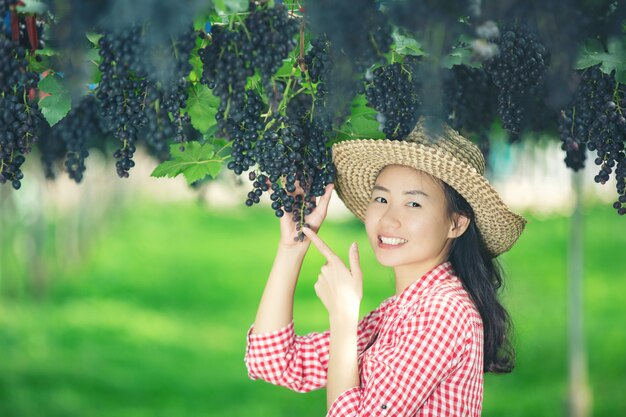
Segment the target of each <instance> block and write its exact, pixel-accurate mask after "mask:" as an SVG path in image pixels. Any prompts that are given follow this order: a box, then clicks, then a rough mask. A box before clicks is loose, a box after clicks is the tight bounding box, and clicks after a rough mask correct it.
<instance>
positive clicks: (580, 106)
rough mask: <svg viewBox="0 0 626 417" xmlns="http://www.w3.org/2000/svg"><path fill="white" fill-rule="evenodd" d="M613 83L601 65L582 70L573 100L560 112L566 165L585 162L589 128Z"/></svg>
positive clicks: (575, 165) (575, 168) (573, 166)
mask: <svg viewBox="0 0 626 417" xmlns="http://www.w3.org/2000/svg"><path fill="white" fill-rule="evenodd" d="M614 87H615V82H614V80H612V78H611V77H609V76H608V75H606V74H604V73H602V71H600V68H599V66H598V65H596V66H593V67H590V68H586V69H584V70H582V71H580V82H579V84H578V88H577V89H576V92H575V94H574V98H573V100H572V103H571V104H570V105H569V106H568V107H567V108H566V109H564V110H562V111H561V113H560V115H559V136H560V138H561V141H562V144H561V149H563V150H564V151H565V155H566V156H565V165H567V166H568V167H570V168H572V169H573V170H575V171H578V170H579V169H582V168H584V166H585V159H586V149H587V142H588V140H589V130H590V129H591V125H592V123H593V122H594V120H595V119H596V117H597V116H598V115H599V112H600V111H601V110H602V107H603V105H604V103H605V102H606V101H607V100H608V99H609V98H610V97H608V96H607V94H610V93H609V92H610V91H612V90H613V88H614Z"/></svg>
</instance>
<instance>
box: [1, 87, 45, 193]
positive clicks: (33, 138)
mask: <svg viewBox="0 0 626 417" xmlns="http://www.w3.org/2000/svg"><path fill="white" fill-rule="evenodd" d="M24 97H25V96H24V95H23V94H22V95H19V96H18V95H16V94H11V93H8V92H5V93H4V95H3V96H2V95H0V125H1V126H2V130H0V183H1V184H4V183H6V182H10V183H11V185H12V186H13V188H15V189H16V190H18V189H19V188H20V187H21V185H22V184H21V180H22V178H24V173H23V172H22V171H21V165H22V164H23V163H24V161H25V157H24V155H26V154H28V153H30V151H31V150H32V146H33V144H35V143H36V142H37V140H38V136H37V128H38V125H39V123H40V122H41V120H42V116H41V113H40V112H39V110H38V109H37V107H36V106H34V105H30V104H29V103H28V102H26V100H25V98H24Z"/></svg>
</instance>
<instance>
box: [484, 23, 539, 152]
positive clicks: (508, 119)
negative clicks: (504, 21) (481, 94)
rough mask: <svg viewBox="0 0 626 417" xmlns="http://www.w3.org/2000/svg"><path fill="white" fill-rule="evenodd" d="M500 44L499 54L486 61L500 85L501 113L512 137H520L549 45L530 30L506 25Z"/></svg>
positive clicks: (488, 72) (497, 84)
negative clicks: (545, 44)
mask: <svg viewBox="0 0 626 417" xmlns="http://www.w3.org/2000/svg"><path fill="white" fill-rule="evenodd" d="M496 44H497V46H498V48H499V51H500V52H499V54H498V55H496V56H495V57H494V58H492V59H489V60H487V61H485V62H484V63H483V68H484V69H485V71H486V72H487V74H489V76H490V77H491V79H492V80H493V83H494V84H495V85H496V87H497V88H498V113H499V114H500V117H501V118H502V123H503V125H504V128H505V129H507V130H508V131H509V132H510V134H511V136H510V137H511V140H512V141H516V140H518V139H519V138H520V134H521V131H522V124H523V123H524V118H525V116H527V115H526V114H525V112H528V111H529V110H530V109H529V108H528V106H527V102H528V101H529V99H530V98H531V97H532V96H533V94H535V93H536V90H537V89H538V88H539V87H540V85H541V83H542V81H543V78H544V75H545V72H546V69H547V65H548V63H549V57H548V54H547V51H546V49H545V47H544V46H543V45H542V44H541V43H540V42H539V40H538V39H537V38H536V36H535V35H534V34H533V33H532V32H530V30H529V29H525V28H522V27H506V26H505V27H503V28H502V30H501V32H500V37H499V38H498V39H497V41H496Z"/></svg>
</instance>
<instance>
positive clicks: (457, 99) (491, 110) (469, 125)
mask: <svg viewBox="0 0 626 417" xmlns="http://www.w3.org/2000/svg"><path fill="white" fill-rule="evenodd" d="M443 88H444V111H445V114H446V121H447V123H448V124H449V125H450V126H452V127H453V128H454V129H457V130H459V131H461V132H462V133H463V134H468V135H470V134H474V135H477V136H478V146H479V148H480V150H481V151H482V153H483V154H484V155H485V159H486V160H487V159H488V158H487V156H488V154H489V138H488V135H487V134H488V131H489V129H490V127H491V123H492V121H493V119H494V116H495V114H496V97H497V89H496V88H495V86H494V85H493V83H492V82H491V79H490V77H489V75H488V74H487V73H486V72H485V70H484V69H482V68H472V67H468V66H465V65H455V66H454V67H452V69H451V70H450V72H449V74H447V78H446V80H445V82H444V86H443Z"/></svg>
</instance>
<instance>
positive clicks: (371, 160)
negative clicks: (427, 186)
mask: <svg viewBox="0 0 626 417" xmlns="http://www.w3.org/2000/svg"><path fill="white" fill-rule="evenodd" d="M332 154H333V162H334V164H335V166H336V168H337V179H336V181H335V189H336V191H337V194H338V195H339V198H341V200H342V201H343V202H344V204H345V205H346V206H347V207H348V209H349V210H350V211H352V212H353V213H354V214H355V215H356V216H357V217H358V218H359V219H360V220H361V221H365V210H366V208H367V206H368V204H369V199H370V197H371V192H372V189H373V187H374V182H375V181H376V177H377V176H378V173H379V172H380V170H381V169H382V168H384V167H385V166H387V165H392V164H394V165H405V166H409V167H412V168H415V169H418V170H422V171H424V172H426V173H428V174H430V175H432V176H434V177H437V178H439V179H441V180H442V181H444V182H446V183H447V184H448V185H450V186H451V187H452V188H454V189H455V190H456V191H457V192H458V193H459V194H461V195H462V196H463V197H464V198H465V199H466V200H467V202H468V203H469V204H470V206H472V209H473V210H474V214H475V216H476V225H477V226H478V229H479V230H480V232H481V235H482V237H483V240H484V242H485V244H486V246H487V250H488V251H489V252H490V253H491V254H492V256H494V257H496V256H498V255H499V254H501V253H502V252H506V251H507V250H509V249H510V248H511V246H513V244H514V243H515V241H516V240H517V239H518V238H519V236H520V234H521V233H522V230H523V229H524V225H525V224H526V220H525V219H524V218H523V217H521V216H520V215H518V214H515V213H513V212H512V211H510V210H509V209H508V208H507V206H506V205H505V204H504V202H503V201H502V199H501V198H500V196H499V195H498V193H497V192H496V191H495V190H494V189H493V188H492V187H491V185H489V183H488V182H487V180H486V179H485V177H484V176H483V175H484V172H485V159H484V157H483V155H482V153H481V152H480V150H479V149H478V147H477V146H476V145H474V144H473V143H472V142H470V141H469V140H467V139H465V138H464V137H462V136H461V135H459V134H458V133H457V132H456V131H455V130H453V129H452V128H450V127H449V126H448V125H446V124H445V123H443V122H441V121H438V120H437V119H434V118H430V117H428V118H425V117H422V118H420V120H419V121H418V123H417V126H416V127H415V129H414V130H413V131H412V132H411V133H410V134H409V135H408V137H407V138H406V139H405V140H401V141H399V140H388V139H358V140H347V141H344V142H338V143H335V144H334V145H333V147H332Z"/></svg>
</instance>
